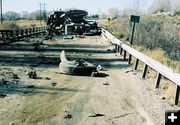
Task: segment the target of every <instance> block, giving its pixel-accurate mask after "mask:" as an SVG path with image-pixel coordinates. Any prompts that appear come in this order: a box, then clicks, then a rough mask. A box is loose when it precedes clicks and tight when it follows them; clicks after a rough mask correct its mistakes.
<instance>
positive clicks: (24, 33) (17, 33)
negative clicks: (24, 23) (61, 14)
mask: <svg viewBox="0 0 180 125" xmlns="http://www.w3.org/2000/svg"><path fill="white" fill-rule="evenodd" d="M46 30H47V27H46V26H44V27H34V28H26V29H20V30H0V38H2V39H8V40H12V41H15V40H18V39H21V38H24V37H28V36H32V35H36V34H40V33H44V32H46Z"/></svg>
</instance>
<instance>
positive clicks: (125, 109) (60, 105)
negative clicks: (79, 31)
mask: <svg viewBox="0 0 180 125" xmlns="http://www.w3.org/2000/svg"><path fill="white" fill-rule="evenodd" d="M37 41H39V42H40V41H42V38H41V37H39V38H31V39H26V40H25V41H19V42H16V43H13V44H9V45H6V46H1V47H0V69H1V70H0V125H35V124H37V125H164V116H165V110H170V109H179V106H175V105H173V103H174V102H173V101H174V100H173V99H174V94H175V86H174V85H173V84H172V83H171V85H169V82H168V81H165V80H163V84H162V85H161V87H160V89H158V90H155V89H154V81H155V79H154V78H151V77H148V78H147V79H145V80H143V79H141V75H142V73H141V71H132V70H131V69H132V65H128V64H127V60H126V61H124V60H123V57H122V56H120V55H119V54H118V53H115V52H114V46H112V45H111V44H110V43H109V42H107V41H104V40H103V39H102V38H101V37H99V36H88V37H84V38H78V37H77V38H74V39H73V40H72V39H69V40H64V39H61V38H55V39H53V40H46V41H43V44H42V45H39V46H37ZM62 50H65V52H66V55H67V57H68V59H70V60H75V59H84V60H86V61H89V62H91V63H93V64H95V65H101V66H102V67H103V69H102V71H100V74H99V75H98V76H97V77H90V76H72V75H65V74H60V73H59V71H58V65H59V62H60V58H59V55H60V52H61V51H62ZM30 71H36V73H37V78H36V79H32V78H29V77H28V75H27V73H28V72H30Z"/></svg>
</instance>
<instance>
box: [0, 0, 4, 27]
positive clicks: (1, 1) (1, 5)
mask: <svg viewBox="0 0 180 125" xmlns="http://www.w3.org/2000/svg"><path fill="white" fill-rule="evenodd" d="M2 1H3V0H1V1H0V2H1V3H0V4H1V24H2V23H3V12H2V10H3V5H2V4H3V3H2Z"/></svg>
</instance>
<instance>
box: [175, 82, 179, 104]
mask: <svg viewBox="0 0 180 125" xmlns="http://www.w3.org/2000/svg"><path fill="white" fill-rule="evenodd" d="M179 94H180V87H179V86H178V85H177V88H176V97H175V105H178V102H179Z"/></svg>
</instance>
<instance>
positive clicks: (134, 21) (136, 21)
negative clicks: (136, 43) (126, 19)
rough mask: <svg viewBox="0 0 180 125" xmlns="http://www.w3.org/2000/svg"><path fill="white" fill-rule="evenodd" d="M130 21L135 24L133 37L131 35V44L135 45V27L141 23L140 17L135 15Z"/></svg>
mask: <svg viewBox="0 0 180 125" xmlns="http://www.w3.org/2000/svg"><path fill="white" fill-rule="evenodd" d="M130 20H131V22H133V30H132V35H131V41H130V44H133V38H134V31H135V25H136V23H139V20H140V16H134V15H131V19H130Z"/></svg>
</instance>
